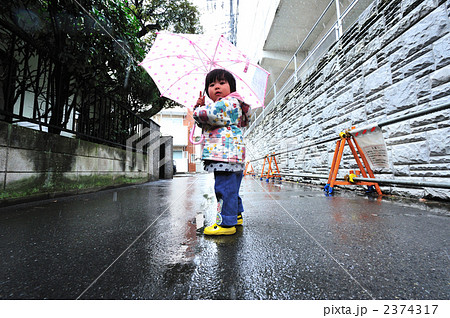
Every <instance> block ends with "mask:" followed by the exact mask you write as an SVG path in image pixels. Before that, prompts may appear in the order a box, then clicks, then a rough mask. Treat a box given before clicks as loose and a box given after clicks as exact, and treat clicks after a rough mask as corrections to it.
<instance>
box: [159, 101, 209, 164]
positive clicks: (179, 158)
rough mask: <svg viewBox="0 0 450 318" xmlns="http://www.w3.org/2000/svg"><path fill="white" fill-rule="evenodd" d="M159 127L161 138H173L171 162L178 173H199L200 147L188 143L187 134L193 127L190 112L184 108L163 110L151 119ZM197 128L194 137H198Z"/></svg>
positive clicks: (198, 131) (199, 132)
mask: <svg viewBox="0 0 450 318" xmlns="http://www.w3.org/2000/svg"><path fill="white" fill-rule="evenodd" d="M152 120H154V121H155V122H156V123H157V124H159V125H160V126H161V135H162V136H173V160H174V161H175V165H176V168H177V173H180V172H182V173H183V172H184V173H186V172H190V173H193V172H199V171H200V170H201V169H200V166H201V146H200V145H193V144H192V143H191V142H189V134H190V133H191V130H192V129H193V127H194V119H193V117H192V110H191V109H188V108H186V107H176V108H169V109H163V110H162V111H160V112H159V113H158V114H156V115H155V116H153V117H152ZM200 134H201V130H200V129H198V128H197V130H196V131H195V136H200Z"/></svg>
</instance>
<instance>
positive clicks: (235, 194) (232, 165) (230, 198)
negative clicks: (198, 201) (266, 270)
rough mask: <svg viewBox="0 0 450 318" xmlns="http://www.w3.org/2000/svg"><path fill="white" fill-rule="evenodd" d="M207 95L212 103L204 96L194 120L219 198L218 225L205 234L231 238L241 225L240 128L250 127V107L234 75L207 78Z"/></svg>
mask: <svg viewBox="0 0 450 318" xmlns="http://www.w3.org/2000/svg"><path fill="white" fill-rule="evenodd" d="M205 92H206V94H207V95H208V97H209V98H210V99H211V100H212V101H213V103H212V104H210V105H207V106H204V105H205V96H202V93H201V92H200V97H199V99H198V101H197V104H196V105H195V108H194V109H195V110H194V119H195V120H196V122H197V124H198V125H199V126H200V127H202V129H203V136H204V141H203V144H202V146H203V151H202V160H203V164H204V168H205V170H206V171H208V172H214V179H215V183H214V191H215V194H216V198H217V217H216V223H215V224H214V225H212V226H208V227H206V228H205V230H204V234H205V235H232V234H234V233H236V227H235V225H242V223H243V220H242V212H243V211H244V207H243V206H242V200H241V197H240V196H239V187H240V185H241V180H242V174H243V170H244V161H245V146H244V141H243V138H242V131H241V129H240V128H239V127H243V126H246V125H247V124H248V117H247V112H248V109H249V106H248V105H247V104H245V103H244V102H243V100H242V97H240V96H239V94H238V93H236V80H235V79H234V77H233V75H232V74H231V73H230V72H228V71H226V70H222V69H216V70H213V71H211V72H209V73H208V74H207V75H206V80H205Z"/></svg>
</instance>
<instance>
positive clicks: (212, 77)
mask: <svg viewBox="0 0 450 318" xmlns="http://www.w3.org/2000/svg"><path fill="white" fill-rule="evenodd" d="M220 80H226V81H227V82H228V85H230V93H233V92H235V91H236V80H235V78H234V76H233V74H231V73H230V72H228V71H226V70H223V69H215V70H212V71H211V72H209V73H208V74H207V75H206V79H205V92H206V94H207V95H208V97H210V96H209V94H208V87H209V84H211V83H214V82H215V81H220Z"/></svg>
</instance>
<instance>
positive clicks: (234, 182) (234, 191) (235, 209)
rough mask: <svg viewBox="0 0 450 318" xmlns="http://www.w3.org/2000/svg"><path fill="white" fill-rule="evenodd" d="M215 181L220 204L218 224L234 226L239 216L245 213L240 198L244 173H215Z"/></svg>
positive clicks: (218, 204)
mask: <svg viewBox="0 0 450 318" xmlns="http://www.w3.org/2000/svg"><path fill="white" fill-rule="evenodd" d="M214 179H215V183H214V191H215V192H216V199H217V202H218V203H217V218H216V223H217V224H218V225H224V226H234V225H236V223H237V215H238V214H240V213H242V212H244V207H243V205H242V199H241V197H240V196H239V188H240V186H241V181H242V171H238V172H226V171H215V172H214Z"/></svg>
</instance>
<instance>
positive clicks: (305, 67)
mask: <svg viewBox="0 0 450 318" xmlns="http://www.w3.org/2000/svg"><path fill="white" fill-rule="evenodd" d="M373 2H374V0H354V1H352V2H351V3H350V4H349V5H348V6H347V8H346V9H345V10H344V11H343V12H341V10H340V8H341V5H340V0H332V1H331V2H329V4H328V5H327V7H326V8H325V10H324V11H323V13H322V14H321V15H320V16H319V18H318V19H317V21H316V23H315V24H314V25H313V27H312V28H311V30H310V32H309V33H308V35H307V36H306V37H305V39H304V40H303V41H302V43H301V44H300V46H299V47H298V49H297V50H296V51H295V53H294V54H293V55H292V57H291V59H290V60H289V61H288V63H287V64H286V66H285V67H284V69H283V70H282V72H281V73H280V75H279V76H278V77H277V79H276V80H275V82H274V84H273V85H272V87H271V88H270V89H269V90H268V91H267V93H266V100H270V102H269V103H268V104H267V106H265V107H264V109H263V110H262V112H260V113H259V114H258V113H254V115H253V116H252V120H251V121H252V124H251V125H250V127H249V128H247V129H246V131H245V132H244V135H247V134H249V133H250V132H251V131H252V130H253V129H254V128H255V127H256V126H257V125H258V124H259V123H260V122H261V121H262V120H263V119H264V117H265V115H266V114H268V113H269V112H270V111H271V109H272V108H273V107H274V106H276V105H278V104H279V103H281V102H282V101H283V100H284V98H285V96H286V94H287V93H288V92H289V91H291V90H292V89H293V88H294V87H295V85H297V84H298V83H299V82H302V81H304V80H305V79H306V78H307V77H308V76H309V73H310V72H311V71H312V70H313V69H314V66H315V65H316V64H317V62H318V61H319V60H320V59H321V58H322V57H323V56H324V55H325V54H326V53H327V52H328V51H329V50H330V48H331V47H332V46H333V45H335V44H336V43H337V41H338V40H339V39H340V38H341V37H342V35H343V34H344V33H345V31H347V30H348V29H350V28H351V27H352V26H353V25H354V24H355V23H356V22H357V20H358V18H359V16H360V15H361V13H362V12H364V10H365V9H367V7H368V6H369V5H370V4H372V3H373ZM333 20H334V22H333ZM330 23H332V25H331V27H330V28H329V29H328V30H327V29H326V26H327V25H330ZM305 51H308V52H309V53H308V54H307V55H306V56H305V57H303V56H302V55H303V52H305ZM286 78H287V79H286Z"/></svg>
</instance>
